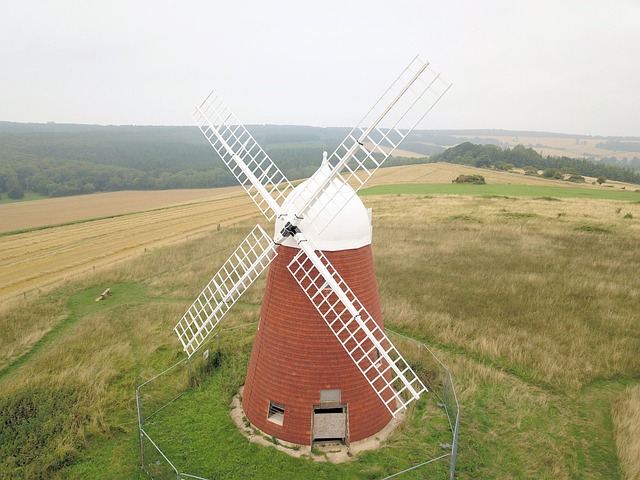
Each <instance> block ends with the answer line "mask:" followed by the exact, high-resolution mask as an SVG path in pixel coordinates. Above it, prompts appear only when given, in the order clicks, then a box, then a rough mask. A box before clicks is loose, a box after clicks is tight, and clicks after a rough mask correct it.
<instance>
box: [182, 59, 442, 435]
mask: <svg viewBox="0 0 640 480" xmlns="http://www.w3.org/2000/svg"><path fill="white" fill-rule="evenodd" d="M449 87H450V84H449V83H447V82H446V81H445V80H443V79H442V78H441V77H440V75H439V74H436V73H435V72H434V71H433V70H431V69H430V68H429V64H428V62H426V61H424V60H422V59H421V58H420V56H416V57H415V58H414V59H413V60H412V61H411V62H410V63H409V65H408V66H407V67H406V68H405V69H404V70H403V71H402V73H401V74H400V75H399V76H398V78H397V79H396V80H395V81H394V82H393V84H392V85H391V86H390V87H389V88H388V89H387V91H386V92H385V93H384V94H383V95H382V97H380V99H379V100H378V101H377V102H376V104H375V105H374V106H373V107H372V108H371V110H370V111H369V112H368V113H367V114H366V115H365V117H364V118H363V119H362V121H361V122H360V123H359V125H358V126H357V127H355V128H354V129H353V130H352V131H351V132H350V133H349V135H348V136H347V137H346V138H345V139H344V141H343V142H342V143H341V144H340V145H339V146H338V148H337V149H336V150H335V151H334V152H333V153H332V154H331V155H330V156H327V153H326V152H325V153H324V155H323V160H322V165H321V166H320V168H319V169H318V170H317V171H316V172H315V173H314V174H313V175H312V176H311V177H310V178H309V179H308V180H306V181H305V182H303V183H302V184H300V185H299V186H297V187H296V188H295V189H294V187H293V186H292V184H291V183H290V182H289V181H288V180H287V178H286V177H285V175H284V174H283V173H282V172H281V171H280V169H278V167H277V166H276V165H275V164H274V163H273V162H272V161H271V159H270V158H269V157H268V155H267V154H266V153H265V151H264V150H263V149H262V148H261V147H260V146H259V145H258V144H257V142H256V141H255V139H254V138H253V137H252V136H251V134H250V133H249V132H248V131H247V129H246V128H245V127H244V126H243V125H242V124H241V123H240V122H239V121H238V120H237V118H236V117H235V116H234V115H233V114H232V113H231V111H230V110H229V109H228V108H227V107H226V105H225V104H224V103H223V102H222V101H221V100H220V98H219V97H218V96H217V95H216V94H214V93H211V94H210V95H209V96H208V97H207V98H206V99H205V100H204V102H203V103H202V104H201V105H200V106H199V107H197V108H196V111H195V113H194V118H195V119H196V122H197V124H198V126H199V128H200V130H201V131H202V133H203V134H204V136H205V137H206V138H207V140H208V141H209V143H210V144H211V146H212V147H213V148H214V150H215V151H216V152H217V154H218V155H219V156H220V157H221V158H222V160H223V161H224V163H225V164H226V165H227V167H228V168H229V169H230V170H231V172H232V173H233V174H234V176H235V177H236V179H237V180H238V181H239V182H240V184H241V185H242V187H243V188H244V190H245V191H246V193H247V194H248V195H249V196H250V197H251V199H252V200H253V201H254V203H255V204H256V205H257V206H258V208H259V209H260V210H261V211H262V213H263V214H264V215H265V217H266V218H267V219H268V220H269V221H272V220H275V234H274V236H273V237H272V236H270V235H269V234H268V233H267V232H265V230H264V229H263V228H262V227H261V226H260V225H256V227H255V228H253V230H252V231H251V232H250V233H249V234H248V235H247V237H246V238H245V239H244V240H243V241H242V242H241V243H240V245H239V246H238V247H237V249H236V250H235V251H234V252H233V253H232V254H231V256H230V257H229V259H228V260H227V261H226V262H225V263H224V265H223V266H222V267H221V268H220V270H219V271H218V272H217V273H216V274H215V275H214V276H213V278H212V279H211V281H210V282H209V283H208V284H207V285H206V286H205V288H204V290H203V291H202V293H201V294H200V295H199V296H198V297H197V298H196V300H195V301H194V302H193V304H192V305H191V307H190V308H189V309H188V310H187V312H186V313H185V314H184V316H183V317H182V318H181V319H180V321H179V322H178V323H177V325H176V326H175V327H174V330H175V332H176V334H177V335H178V338H179V339H180V342H181V343H182V346H183V348H184V350H185V352H186V353H187V355H188V356H189V357H191V356H192V355H193V354H194V353H195V352H196V351H197V350H198V349H199V348H200V346H201V345H203V343H204V342H205V341H206V340H207V339H208V338H209V336H210V335H211V333H212V332H213V331H214V329H215V328H216V326H217V325H218V324H219V322H220V321H221V320H222V318H223V317H224V315H225V314H226V313H227V312H228V311H229V309H230V308H231V307H232V306H233V305H234V303H235V302H236V301H237V300H238V299H239V298H240V296H241V295H242V294H243V292H244V291H245V290H246V289H247V288H248V287H249V286H250V285H251V284H252V283H253V282H254V281H255V280H256V278H257V277H258V276H259V275H260V274H261V273H262V272H263V271H264V270H265V269H266V268H267V267H268V266H269V265H271V266H270V268H269V273H268V277H267V286H266V289H265V293H264V297H263V302H262V308H261V311H260V319H259V322H258V328H257V332H256V337H255V340H254V344H253V349H252V353H251V360H250V363H249V368H248V372H247V377H246V382H245V386H244V391H243V399H242V407H243V410H244V414H245V415H246V417H247V419H248V420H249V421H250V422H251V423H252V424H253V425H254V426H256V427H257V428H259V429H261V430H262V431H263V432H265V433H267V434H268V435H273V436H274V437H276V438H278V439H280V440H284V441H288V442H292V443H297V444H301V445H310V444H314V443H320V442H324V441H342V442H345V443H349V442H351V441H357V440H361V439H364V438H367V437H369V436H371V435H374V434H375V433H377V432H379V431H380V430H381V429H382V428H384V427H385V426H386V425H387V424H388V423H389V421H390V420H391V419H392V417H394V416H396V415H397V414H398V413H399V412H400V411H401V410H403V409H405V408H406V407H407V405H408V404H409V403H411V402H412V401H414V400H416V399H418V398H419V397H420V395H421V394H422V393H423V392H425V391H426V390H427V388H426V387H425V385H424V384H423V382H422V381H421V380H420V379H419V378H418V376H417V375H416V373H415V372H414V371H413V370H412V368H411V367H410V366H409V364H408V363H407V362H406V361H405V359H404V358H403V357H402V355H400V353H399V352H398V351H397V350H396V348H395V347H394V346H393V344H392V343H391V342H390V340H389V339H388V338H387V336H386V335H385V333H384V331H383V323H382V315H381V309H380V303H379V299H378V291H377V286H376V278H375V270H374V266H373V258H372V253H371V239H372V229H371V211H370V210H367V209H366V208H365V207H364V205H363V204H362V202H361V201H360V199H359V197H358V196H357V195H356V192H357V190H358V189H359V188H361V187H362V186H363V185H364V184H365V183H366V182H367V180H368V179H369V178H370V177H371V176H372V175H373V174H374V173H375V171H376V170H377V169H378V168H379V167H380V165H381V164H382V163H383V162H384V161H385V160H386V159H387V158H388V157H389V156H390V155H391V153H392V152H393V151H394V150H395V149H396V147H398V145H399V144H400V143H401V142H402V141H403V140H404V139H405V138H406V137H407V136H408V135H409V133H410V132H411V131H412V130H413V128H414V127H415V126H416V125H417V124H418V123H419V122H420V120H422V118H423V117H424V116H425V115H426V114H427V113H428V112H429V111H430V110H431V108H433V106H434V105H435V104H436V103H437V102H438V100H439V99H440V98H441V97H442V96H443V95H444V93H445V92H446V91H447V89H448V88H449Z"/></svg>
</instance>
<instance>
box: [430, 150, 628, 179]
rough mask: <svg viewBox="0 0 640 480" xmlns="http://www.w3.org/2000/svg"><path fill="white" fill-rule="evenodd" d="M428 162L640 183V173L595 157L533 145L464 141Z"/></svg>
mask: <svg viewBox="0 0 640 480" xmlns="http://www.w3.org/2000/svg"><path fill="white" fill-rule="evenodd" d="M428 161H429V162H448V163H457V164H462V165H470V166H474V167H480V168H495V169H498V170H508V169H509V168H514V167H518V168H523V169H525V170H526V169H527V167H530V168H533V169H535V170H549V169H555V170H557V171H559V172H564V173H566V174H573V175H584V176H589V177H596V178H597V177H602V178H607V179H609V180H617V181H620V182H628V183H636V184H640V173H639V172H638V171H637V170H634V169H631V168H624V167H620V166H616V165H610V164H606V163H601V162H597V161H593V160H583V159H578V158H569V157H564V156H563V157H554V156H550V155H549V156H546V157H545V156H542V155H540V154H539V153H538V152H536V151H535V150H534V149H532V148H529V147H524V146H522V145H517V146H515V147H513V148H504V149H503V148H500V147H498V146H496V145H476V144H473V143H470V142H464V143H461V144H460V145H457V146H455V147H452V148H449V149H447V150H445V151H444V152H442V153H440V154H437V155H434V156H432V157H430V158H429V160H428Z"/></svg>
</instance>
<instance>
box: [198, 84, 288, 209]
mask: <svg viewBox="0 0 640 480" xmlns="http://www.w3.org/2000/svg"><path fill="white" fill-rule="evenodd" d="M193 118H194V119H195V121H196V123H197V124H198V127H199V128H200V130H201V131H202V133H203V134H204V136H205V137H206V139H207V140H208V141H209V143H210V144H211V146H212V147H213V148H214V150H215V151H216V153H217V154H218V155H219V156H220V158H221V159H222V161H223V162H224V163H225V165H227V167H228V168H229V170H231V173H232V174H233V175H234V176H235V177H236V179H237V180H238V182H240V184H241V185H242V187H243V188H244V189H245V191H246V192H247V193H248V194H249V196H250V197H251V199H252V200H253V201H254V203H255V204H256V205H257V206H258V208H259V209H260V211H261V212H262V213H263V214H264V216H265V217H267V219H268V220H271V219H272V218H273V217H274V216H276V215H278V214H279V213H280V208H279V207H280V205H282V202H283V201H284V199H285V198H286V197H287V195H288V194H289V193H290V192H291V191H292V190H293V186H292V185H291V183H290V182H289V180H287V178H286V177H285V176H284V174H283V173H282V172H281V171H280V169H279V168H278V167H277V166H276V165H275V164H274V163H273V161H272V160H271V158H269V156H268V155H267V153H266V152H265V151H264V150H263V149H262V147H260V145H258V142H256V141H255V139H254V138H253V136H252V135H251V134H250V133H249V132H248V131H247V129H246V128H245V127H244V126H243V125H242V124H241V123H240V122H239V121H238V119H237V118H236V117H235V115H234V114H233V113H232V112H231V110H229V108H228V107H227V106H226V105H225V104H224V103H223V102H222V100H220V97H218V96H217V95H216V94H215V93H214V92H211V93H210V94H209V96H208V97H207V98H206V99H205V100H204V101H203V102H202V104H201V105H200V106H199V107H197V108H196V111H195V112H194V114H193Z"/></svg>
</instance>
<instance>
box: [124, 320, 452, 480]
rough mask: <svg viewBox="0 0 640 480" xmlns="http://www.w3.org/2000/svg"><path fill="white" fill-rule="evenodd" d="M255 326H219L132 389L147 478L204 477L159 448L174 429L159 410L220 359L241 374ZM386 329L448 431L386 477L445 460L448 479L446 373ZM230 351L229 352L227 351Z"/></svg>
mask: <svg viewBox="0 0 640 480" xmlns="http://www.w3.org/2000/svg"><path fill="white" fill-rule="evenodd" d="M256 325H257V322H256V323H250V324H245V325H239V326H236V327H230V328H226V329H221V330H219V331H218V332H217V333H216V334H215V335H214V336H213V337H212V338H211V339H210V340H209V341H208V342H207V343H206V344H205V345H203V347H202V348H201V349H200V350H199V351H200V352H202V354H201V355H194V356H192V357H191V358H190V359H189V358H184V359H182V360H180V361H179V362H177V363H176V364H174V365H172V366H171V367H169V368H168V369H166V370H165V371H163V372H161V373H160V374H158V375H156V376H154V377H153V378H151V379H149V380H147V381H146V382H144V383H143V384H141V385H140V386H139V387H138V388H137V389H136V401H137V408H138V424H139V434H140V458H141V466H142V469H143V470H144V471H145V472H146V473H147V475H149V477H150V478H153V479H155V480H164V479H174V478H175V479H177V480H182V479H184V480H187V479H197V480H198V479H199V480H206V479H205V478H204V477H201V476H197V475H195V474H193V473H189V472H185V471H182V469H181V467H179V466H178V465H177V464H178V463H180V462H177V461H175V459H174V461H172V459H170V458H169V457H168V455H166V454H165V453H164V452H163V451H162V449H161V445H163V444H165V443H163V442H166V441H167V440H169V441H171V438H172V435H173V434H174V433H172V432H171V429H170V428H165V427H166V426H165V425H162V413H163V410H165V409H167V408H173V407H176V406H178V407H179V406H180V400H181V398H182V397H183V395H185V394H186V393H187V392H189V391H190V389H193V388H197V387H199V386H200V385H201V384H202V382H203V381H204V379H205V378H206V376H207V375H209V374H210V373H211V372H212V370H213V369H215V368H217V367H218V366H219V365H220V363H221V362H223V361H224V362H231V363H237V364H235V365H231V368H230V371H231V372H232V373H231V375H232V376H235V377H238V376H240V375H244V373H245V371H246V356H245V357H242V356H241V355H238V353H239V352H241V351H245V352H246V351H248V350H250V347H251V343H252V341H253V332H254V329H255V327H256ZM386 333H387V335H388V337H389V339H390V340H391V341H392V342H393V343H394V344H395V346H396V347H397V348H398V350H400V351H401V352H402V354H403V355H404V357H405V359H406V360H407V361H408V362H409V363H410V364H411V366H412V368H413V369H414V370H415V371H416V373H417V374H418V375H419V376H420V377H421V379H422V381H423V382H424V383H425V385H427V387H428V388H429V390H430V392H431V393H430V394H427V395H434V396H435V397H436V399H437V401H436V405H437V407H439V408H442V410H443V411H444V412H445V415H446V424H447V430H448V431H449V432H450V435H449V436H448V437H447V438H450V440H446V441H444V442H443V443H441V444H440V447H441V452H442V454H437V455H433V454H432V455H428V454H425V456H430V457H431V458H425V459H424V461H421V462H417V463H416V464H415V465H413V466H412V467H410V468H407V469H405V470H402V471H399V472H396V473H394V474H393V475H390V476H387V477H385V479H388V478H395V477H400V478H418V477H416V476H415V475H418V476H419V477H420V478H421V477H422V476H423V474H424V473H425V471H426V470H428V468H427V467H428V466H430V465H431V466H433V465H434V464H438V465H441V464H442V462H447V461H448V462H449V468H448V469H447V470H448V473H449V478H450V480H453V479H454V476H455V464H456V457H457V452H458V431H459V421H460V408H459V404H458V400H457V397H456V393H455V387H454V383H453V377H452V376H451V372H450V371H449V370H448V369H447V368H446V367H445V366H444V365H443V364H442V362H441V361H440V360H439V359H438V358H437V357H436V356H435V355H434V354H433V352H432V351H431V350H430V349H429V348H428V347H427V346H426V345H424V344H422V343H420V342H418V341H416V340H414V339H412V338H409V337H406V336H404V335H401V334H399V333H397V332H393V331H391V330H388V329H387V330H386ZM229 353H233V354H232V355H229ZM238 380H239V379H238V378H235V379H231V383H237V382H238ZM163 437H165V438H163ZM216 440H220V441H224V439H212V441H216ZM159 445H160V446H159ZM423 458H424V457H423ZM438 471H440V472H442V467H439V470H438ZM421 472H422V473H421Z"/></svg>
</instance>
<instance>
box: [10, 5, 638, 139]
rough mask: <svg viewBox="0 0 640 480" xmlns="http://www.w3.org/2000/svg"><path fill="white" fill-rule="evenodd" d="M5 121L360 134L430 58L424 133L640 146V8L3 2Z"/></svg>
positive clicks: (614, 6) (422, 124)
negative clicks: (220, 119) (228, 123)
mask: <svg viewBox="0 0 640 480" xmlns="http://www.w3.org/2000/svg"><path fill="white" fill-rule="evenodd" d="M0 6H1V7H2V8H1V9H0V12H1V13H0V120H6V121H16V122H47V121H55V122H58V123H63V122H64V123H96V124H116V125H131V124H133V125H190V124H192V120H191V113H192V111H193V107H194V106H195V105H196V104H199V103H200V102H201V100H202V99H203V98H204V97H205V96H206V95H207V94H208V93H209V91H210V90H211V89H215V90H216V91H217V92H218V93H219V94H220V95H221V96H222V97H223V98H224V99H225V101H226V103H227V104H228V105H229V106H230V107H231V109H232V110H233V111H234V113H235V114H236V116H237V117H238V118H239V119H240V120H241V121H242V122H244V123H246V124H252V123H269V124H297V125H314V126H354V125H355V124H357V123H358V121H359V120H360V118H361V117H362V116H363V115H364V114H365V113H366V112H367V111H368V109H369V107H370V106H371V105H372V104H373V103H374V102H375V101H376V100H377V98H378V97H379V96H380V95H381V94H382V93H383V91H384V90H385V89H386V88H387V86H388V85H389V84H390V83H391V82H392V81H393V80H394V79H395V77H396V76H397V75H398V74H399V73H400V71H401V70H402V69H403V68H404V66H406V64H408V63H409V61H411V59H412V58H413V57H414V56H415V55H416V54H417V53H420V54H421V55H422V56H423V57H424V58H426V59H429V60H430V61H431V67H432V68H433V69H434V70H436V71H438V72H441V73H442V74H443V75H444V76H445V77H446V78H447V79H448V80H449V81H451V82H452V83H453V87H452V88H451V89H450V90H449V91H448V93H447V94H446V95H445V97H444V98H443V99H442V100H441V102H440V103H439V104H438V105H437V106H436V108H435V109H434V110H433V111H432V112H431V113H430V114H429V115H428V116H427V117H426V118H425V119H424V120H423V122H422V123H421V125H420V127H421V128H426V129H443V128H454V129H461V128H503V129H513V130H536V131H553V132H562V133H576V134H591V135H634V136H640V0H601V1H595V0H535V1H513V0H512V1H509V0H482V1H480V0H384V1H381V0H368V1H365V0H351V1H349V0H339V1H336V0H322V1H314V2H309V1H304V0H268V1H265V0H263V1H258V0H255V1H249V0H228V1H223V0H207V1H189V0H184V1H163V0H154V1H147V0H140V1H135V0H107V1H103V0H91V1H87V0H85V1H81V0H77V1H72V0H50V1H44V0H39V1H34V0H0Z"/></svg>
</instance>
